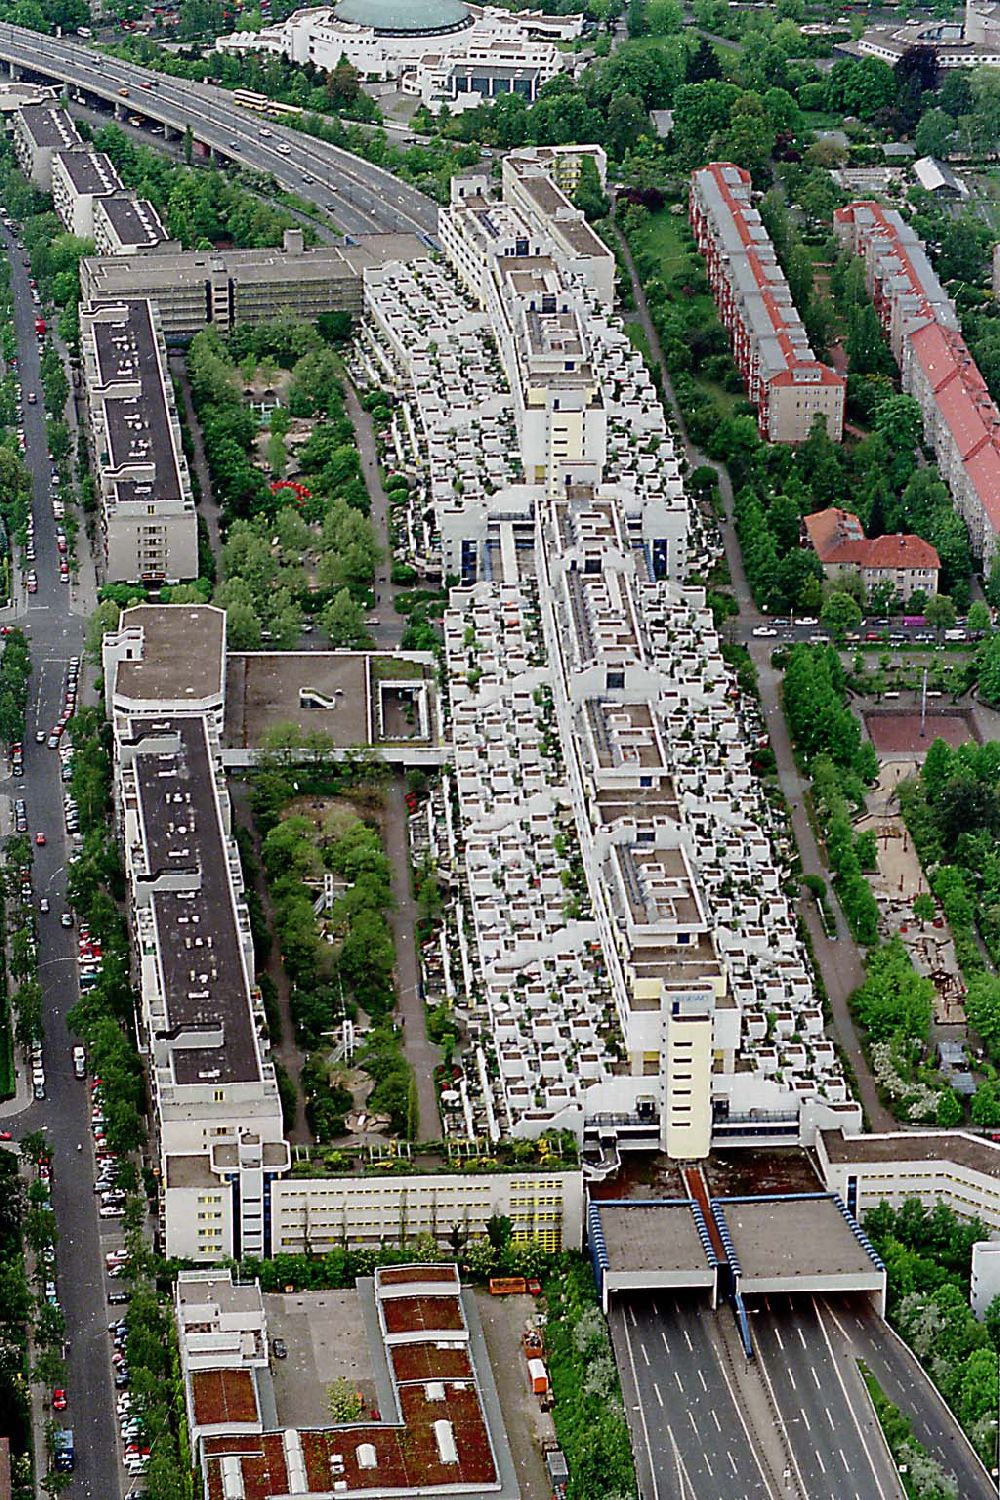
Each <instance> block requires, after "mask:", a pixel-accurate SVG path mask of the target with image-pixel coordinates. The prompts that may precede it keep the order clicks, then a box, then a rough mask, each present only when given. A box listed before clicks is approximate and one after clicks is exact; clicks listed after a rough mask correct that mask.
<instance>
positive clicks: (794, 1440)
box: [747, 1297, 904, 1500]
mask: <svg viewBox="0 0 1000 1500" xmlns="http://www.w3.org/2000/svg"><path fill="white" fill-rule="evenodd" d="M747 1312H748V1316H749V1320H750V1332H751V1335H752V1337H753V1342H754V1348H755V1350H756V1353H757V1361H758V1364H759V1366H760V1367H761V1368H762V1371H763V1373H764V1374H765V1376H766V1379H767V1381H768V1382H769V1384H770V1387H771V1390H772V1391H773V1393H774V1399H775V1401H776V1403H777V1406H778V1409H779V1411H780V1412H781V1414H782V1418H783V1420H784V1424H785V1431H786V1433H787V1434H788V1440H789V1443H790V1445H791V1449H792V1453H793V1455H794V1459H795V1467H796V1469H797V1472H798V1474H799V1476H800V1477H801V1480H802V1484H803V1488H804V1490H805V1492H806V1494H807V1495H808V1496H809V1500H904V1495H903V1489H902V1486H901V1485H900V1482H899V1479H898V1478H897V1476H896V1472H895V1467H894V1465H893V1463H892V1460H891V1458H890V1457H889V1454H888V1451H887V1449H886V1446H885V1443H884V1441H883V1438H882V1434H881V1430H880V1428H879V1425H878V1421H877V1419H876V1418H875V1415H874V1412H873V1410H872V1407H871V1404H870V1402H869V1400H868V1396H867V1392H866V1391H865V1387H864V1382H863V1381H862V1379H861V1375H860V1372H859V1371H858V1367H857V1363H856V1361H855V1359H854V1358H853V1357H852V1356H851V1354H850V1352H849V1351H848V1350H846V1349H845V1348H844V1347H843V1345H842V1344H841V1343H838V1346H837V1348H836V1351H835V1349H834V1345H833V1344H832V1342H831V1341H830V1339H829V1336H828V1334H827V1332H826V1328H825V1325H824V1324H823V1323H822V1322H821V1320H820V1318H819V1316H818V1313H817V1310H816V1305H815V1303H814V1301H813V1300H812V1299H811V1298H808V1297H806V1298H795V1299H792V1298H788V1297H765V1298H763V1299H762V1300H761V1301H760V1302H759V1303H757V1304H756V1305H751V1306H748V1308H747Z"/></svg>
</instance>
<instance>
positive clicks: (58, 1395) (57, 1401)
mask: <svg viewBox="0 0 1000 1500" xmlns="http://www.w3.org/2000/svg"><path fill="white" fill-rule="evenodd" d="M68 1405H69V1402H68V1401H67V1399H66V1392H65V1391H64V1390H63V1389H62V1387H61V1386H57V1387H56V1389H55V1390H54V1391H53V1392H52V1410H53V1411H65V1410H66V1407H67V1406H68Z"/></svg>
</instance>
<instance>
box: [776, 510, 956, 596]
mask: <svg viewBox="0 0 1000 1500" xmlns="http://www.w3.org/2000/svg"><path fill="white" fill-rule="evenodd" d="M802 530H803V537H804V540H805V541H806V542H807V543H808V545H809V546H810V547H811V548H812V549H813V551H814V552H815V554H816V556H817V557H818V558H819V560H820V562H821V563H822V564H823V572H824V573H825V575H826V577H827V578H831V579H835V578H843V577H850V576H853V575H859V576H860V578H861V581H862V583H863V584H864V586H865V590H866V592H867V593H868V594H871V592H872V590H873V589H877V588H879V587H880V586H881V585H884V584H888V585H889V586H890V587H891V588H892V590H893V592H894V593H895V594H897V595H898V596H899V598H900V599H902V600H903V601H904V602H905V601H906V600H907V599H909V597H910V595H911V594H914V593H917V592H919V593H922V594H926V595H927V597H928V598H929V599H930V598H933V596H934V595H935V594H936V593H937V591H938V575H939V574H940V571H941V559H940V558H939V557H938V555H937V551H936V550H935V548H933V547H932V546H931V544H930V542H925V541H924V539H923V537H919V536H911V535H909V534H908V533H905V532H898V533H897V534H896V535H895V536H876V537H866V536H865V533H864V527H863V526H862V525H861V522H860V521H859V519H858V517H857V516H856V515H854V514H853V513H852V512H851V511H849V510H841V509H840V508H839V506H835V505H831V506H829V507H828V508H827V509H826V510H817V511H814V512H813V514H812V515H811V516H806V517H805V518H804V519H803V522H802Z"/></svg>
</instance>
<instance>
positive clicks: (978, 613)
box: [965, 599, 993, 635]
mask: <svg viewBox="0 0 1000 1500" xmlns="http://www.w3.org/2000/svg"><path fill="white" fill-rule="evenodd" d="M965 623H966V625H967V626H968V628H969V630H970V631H971V632H972V634H973V635H981V634H985V633H986V631H988V630H992V628H993V616H992V615H991V614H990V609H989V605H988V604H985V603H984V602H983V600H982V599H974V600H973V601H972V603H971V604H970V605H969V611H968V614H967V615H966V620H965Z"/></svg>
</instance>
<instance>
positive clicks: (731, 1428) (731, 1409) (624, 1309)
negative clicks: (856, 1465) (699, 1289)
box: [611, 1292, 778, 1500]
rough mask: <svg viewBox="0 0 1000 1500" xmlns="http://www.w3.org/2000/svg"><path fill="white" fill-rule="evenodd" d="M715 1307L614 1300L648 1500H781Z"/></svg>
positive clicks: (661, 1296)
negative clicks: (720, 1336)
mask: <svg viewBox="0 0 1000 1500" xmlns="http://www.w3.org/2000/svg"><path fill="white" fill-rule="evenodd" d="M716 1316H717V1315H716V1314H715V1313H713V1312H712V1311H711V1309H710V1308H709V1305H708V1301H707V1300H703V1299H698V1298H694V1297H691V1298H686V1297H675V1296H673V1295H671V1294H669V1293H666V1292H662V1293H657V1294H656V1296H652V1297H647V1296H641V1295H636V1296H635V1297H630V1298H627V1299H625V1298H623V1299H616V1304H615V1306H614V1307H613V1308H612V1312H611V1331H612V1339H613V1342H614V1348H615V1356H616V1359H617V1362H618V1369H619V1373H620V1375H621V1380H622V1393H623V1396H624V1400H625V1411H626V1415H627V1417H628V1421H629V1426H630V1428H631V1431H632V1451H633V1453H634V1454H635V1455H636V1463H637V1468H638V1473H639V1484H640V1493H641V1494H642V1495H643V1496H644V1497H647V1500H751V1497H752V1500H764V1497H767V1500H770V1497H774V1500H778V1492H777V1491H776V1490H775V1489H774V1488H773V1486H772V1485H770V1484H769V1482H768V1480H767V1479H766V1478H765V1475H764V1472H763V1470H762V1468H761V1466H760V1464H759V1463H758V1460H757V1456H756V1452H755V1443H754V1439H753V1435H752V1428H751V1426H750V1424H749V1422H748V1421H747V1417H746V1414H745V1413H744V1410H743V1404H742V1402H741V1401H740V1399H739V1395H738V1392H737V1391H736V1389H735V1386H734V1384H733V1380H732V1376H731V1374H730V1372H729V1371H728V1370H727V1369H726V1366H725V1363H724V1361H723V1360H722V1359H721V1358H720V1355H719V1352H718V1349H717V1347H716V1343H715V1341H714V1340H713V1339H712V1338H711V1337H710V1334H709V1324H710V1322H711V1320H712V1319H714V1318H715V1317H716Z"/></svg>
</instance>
